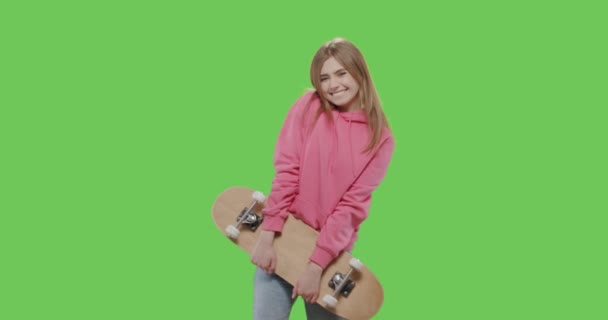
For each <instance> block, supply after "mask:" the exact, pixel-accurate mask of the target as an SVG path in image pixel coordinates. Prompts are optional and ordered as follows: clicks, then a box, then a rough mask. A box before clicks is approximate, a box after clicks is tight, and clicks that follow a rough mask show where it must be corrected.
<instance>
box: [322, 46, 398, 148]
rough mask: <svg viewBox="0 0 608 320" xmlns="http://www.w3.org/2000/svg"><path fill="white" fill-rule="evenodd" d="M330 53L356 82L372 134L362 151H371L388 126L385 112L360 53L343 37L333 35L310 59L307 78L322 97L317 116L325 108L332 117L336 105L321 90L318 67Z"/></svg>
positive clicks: (324, 110) (329, 116)
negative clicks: (308, 77) (308, 76)
mask: <svg viewBox="0 0 608 320" xmlns="http://www.w3.org/2000/svg"><path fill="white" fill-rule="evenodd" d="M330 57H333V58H334V59H336V61H338V63H340V65H342V67H344V69H346V71H348V73H350V75H351V76H352V77H353V78H354V79H355V81H357V83H358V84H359V92H358V99H359V102H360V103H361V107H362V108H363V111H364V112H365V115H366V117H367V127H368V129H369V131H370V134H371V135H370V141H369V144H368V145H367V148H365V150H364V152H371V151H372V150H373V149H374V148H375V147H377V146H378V143H379V142H380V139H381V138H382V131H383V129H384V128H385V127H386V128H388V120H387V119H386V116H385V115H384V111H382V106H381V104H380V98H379V97H378V93H377V92H376V87H375V86H374V84H373V82H372V78H371V76H370V73H369V70H368V68H367V63H366V62H365V59H364V58H363V55H362V54H361V52H360V51H359V49H358V48H357V47H356V46H355V45H354V44H353V43H351V42H350V41H348V40H345V39H343V38H334V39H332V40H330V41H328V42H326V43H324V44H323V45H322V46H321V48H319V50H317V53H316V54H315V56H314V58H313V59H312V63H311V65H310V81H311V82H312V85H313V86H314V88H315V90H316V92H317V96H318V97H319V99H320V100H321V108H320V109H319V112H318V113H317V116H316V118H318V117H319V116H320V115H321V114H322V113H323V112H326V113H327V115H328V118H329V119H331V111H332V110H333V109H334V108H336V106H334V105H332V104H331V103H330V102H329V101H327V99H325V97H323V94H321V92H322V91H321V68H322V67H323V64H324V63H325V61H327V59H329V58H330Z"/></svg>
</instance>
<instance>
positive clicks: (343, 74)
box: [338, 71, 346, 77]
mask: <svg viewBox="0 0 608 320" xmlns="http://www.w3.org/2000/svg"><path fill="white" fill-rule="evenodd" d="M338 75H339V76H340V77H343V76H345V75H346V71H340V72H338Z"/></svg>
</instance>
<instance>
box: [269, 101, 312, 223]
mask: <svg viewBox="0 0 608 320" xmlns="http://www.w3.org/2000/svg"><path fill="white" fill-rule="evenodd" d="M313 95H314V92H309V93H306V94H305V95H303V96H302V97H301V98H300V99H298V101H296V103H295V104H294V105H293V106H292V107H291V109H290V110H289V112H288V113H287V117H286V119H285V122H284V123H283V127H282V128H281V131H280V133H279V138H278V140H277V142H276V146H275V153H274V167H275V176H274V179H273V180H272V190H271V191H270V195H269V196H268V201H267V203H266V207H265V208H264V209H263V210H262V213H263V214H264V222H263V223H262V229H263V230H267V231H274V232H281V231H282V230H283V224H284V223H285V219H286V218H287V214H288V212H287V210H288V209H289V207H290V206H291V204H292V203H293V200H294V198H295V196H296V194H297V191H298V186H299V180H300V179H299V175H300V155H301V152H302V148H303V145H304V136H305V128H304V121H303V117H304V111H305V108H306V105H307V104H308V102H309V101H310V100H311V99H312V97H313ZM312 109H313V108H311V110H312ZM307 113H310V110H309V112H307Z"/></svg>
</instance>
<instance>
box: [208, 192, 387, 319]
mask: <svg viewBox="0 0 608 320" xmlns="http://www.w3.org/2000/svg"><path fill="white" fill-rule="evenodd" d="M265 204H266V199H265V196H264V194H263V193H261V192H259V191H254V190H253V189H250V188H246V187H230V188H228V189H226V190H225V191H224V192H222V193H221V194H220V195H219V196H218V197H217V199H216V200H215V203H214V204H213V207H212V209H211V215H212V218H213V221H214V222H215V225H216V226H217V228H218V229H219V230H220V231H221V232H222V233H224V235H225V236H226V238H228V239H230V240H231V241H232V242H233V243H234V244H236V245H237V246H239V247H240V248H241V249H242V250H244V251H245V252H247V254H249V256H251V255H252V254H253V250H254V248H255V245H256V243H257V239H258V236H259V234H260V231H261V228H260V225H261V223H262V222H263V220H264V216H263V215H262V213H261V212H262V209H263V208H264V206H265ZM318 234H319V233H318V232H317V231H316V230H314V229H312V228H311V227H309V226H308V225H306V224H305V223H303V222H302V221H300V220H298V219H296V218H294V217H293V215H291V214H289V215H288V218H287V220H286V221H285V224H284V226H283V232H282V233H280V234H277V235H276V236H275V239H274V248H275V250H276V254H277V265H276V267H275V273H276V274H277V275H279V276H280V277H281V278H283V279H285V280H286V281H287V282H289V283H290V284H291V285H295V283H296V281H297V280H298V278H299V276H300V275H301V274H302V273H303V272H304V270H305V269H306V266H307V265H308V261H309V260H308V258H309V257H310V255H311V254H312V251H313V250H314V247H315V244H316V239H317V236H318ZM383 300H384V293H383V290H382V286H381V285H380V282H379V281H378V279H377V278H376V277H375V276H374V274H373V273H372V272H371V271H370V270H369V269H368V268H367V267H366V266H364V265H363V264H362V263H361V261H359V260H358V259H355V258H354V257H353V256H352V255H351V254H350V253H348V252H343V253H342V254H341V255H340V256H338V257H337V258H336V259H335V260H334V261H333V262H332V263H331V264H330V265H329V266H328V267H327V268H326V269H325V270H324V272H323V274H322V276H321V288H320V292H319V298H318V299H317V303H318V304H319V305H321V306H322V307H323V308H325V309H327V310H329V311H330V312H332V313H334V314H337V315H338V316H340V317H343V318H346V319H350V320H358V319H370V318H371V317H373V316H374V315H375V314H376V313H377V312H378V310H379V309H380V307H381V306H382V302H383Z"/></svg>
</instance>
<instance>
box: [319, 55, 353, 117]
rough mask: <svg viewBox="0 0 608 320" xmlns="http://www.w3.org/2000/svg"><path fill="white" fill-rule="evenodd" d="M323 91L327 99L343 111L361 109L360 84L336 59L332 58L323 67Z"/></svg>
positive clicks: (321, 77)
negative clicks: (359, 99)
mask: <svg viewBox="0 0 608 320" xmlns="http://www.w3.org/2000/svg"><path fill="white" fill-rule="evenodd" d="M320 80H321V91H322V93H323V96H324V97H325V99H327V100H329V102H331V103H333V104H334V105H336V106H338V107H339V108H340V109H341V110H342V111H354V110H356V109H357V108H359V103H358V102H359V101H358V95H357V93H358V92H359V84H358V83H357V81H356V80H355V79H354V78H353V77H352V76H351V74H350V73H348V71H346V69H344V67H343V66H342V65H340V63H338V61H336V59H335V58H334V57H330V58H329V59H327V60H326V61H325V63H323V66H322V67H321V76H320Z"/></svg>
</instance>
